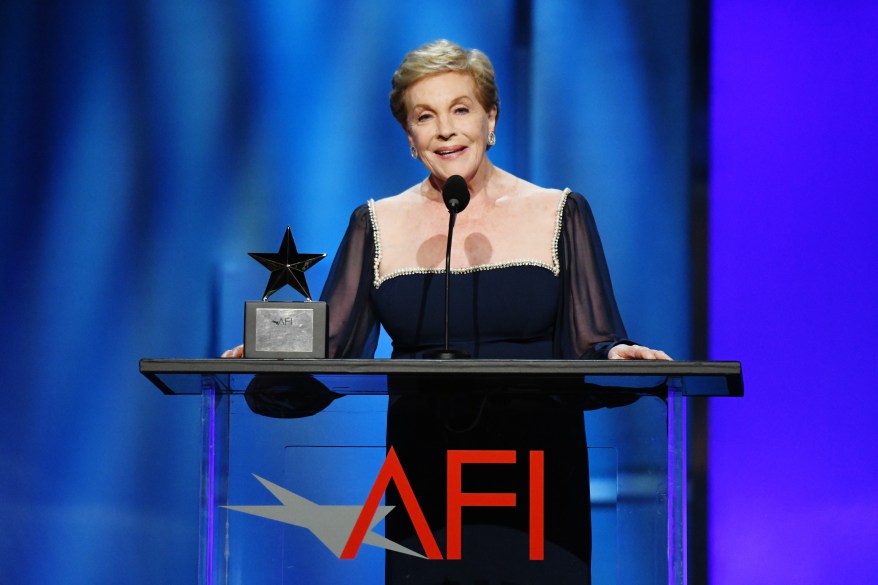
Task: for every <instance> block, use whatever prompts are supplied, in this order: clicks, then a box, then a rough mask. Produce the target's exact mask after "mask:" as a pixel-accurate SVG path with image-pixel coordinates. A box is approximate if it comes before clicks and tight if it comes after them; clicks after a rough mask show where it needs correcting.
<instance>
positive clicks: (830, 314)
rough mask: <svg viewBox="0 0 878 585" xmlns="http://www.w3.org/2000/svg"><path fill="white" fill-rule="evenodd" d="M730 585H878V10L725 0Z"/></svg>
mask: <svg viewBox="0 0 878 585" xmlns="http://www.w3.org/2000/svg"><path fill="white" fill-rule="evenodd" d="M713 39H714V43H713V72H712V73H713V92H712V98H713V107H712V115H711V122H712V126H713V132H712V136H713V138H712V146H711V166H712V173H711V200H710V205H711V217H710V234H711V246H710V248H711V252H710V272H711V277H710V297H711V301H710V321H711V328H710V339H711V346H712V349H711V357H712V358H715V359H723V358H725V359H729V358H739V359H741V360H743V361H744V374H745V379H746V381H747V382H746V384H747V397H746V398H745V399H744V400H739V401H726V400H723V401H720V400H717V401H714V402H712V403H711V417H710V423H711V426H710V433H711V439H710V451H709V452H710V460H711V468H710V469H711V473H710V486H711V487H710V497H711V502H712V504H711V507H710V522H711V527H712V528H711V531H710V537H711V540H710V547H711V551H712V556H711V560H712V566H711V571H710V573H711V576H712V579H711V583H712V584H714V585H749V584H754V585H755V584H762V583H771V584H781V583H784V584H786V583H789V584H796V585H825V584H827V583H845V584H852V583H857V584H867V583H876V582H878V557H876V555H875V550H876V549H878V498H876V493H878V448H876V444H878V425H876V422H875V421H876V419H878V401H876V399H875V389H876V384H878V383H876V380H878V366H876V364H878V358H876V356H875V351H874V349H873V346H874V338H875V334H876V332H878V309H876V300H878V277H876V275H878V238H876V226H878V165H876V164H875V162H874V160H873V159H874V158H875V155H876V153H878V108H876V106H875V104H876V103H878V67H876V65H875V56H876V54H878V4H876V3H875V2H874V1H871V0H854V1H851V2H845V3H843V4H839V3H834V2H828V1H820V2H816V1H815V2H796V3H786V2H784V3H781V2H762V1H759V0H752V1H748V0H745V1H742V0H715V1H714V13H713Z"/></svg>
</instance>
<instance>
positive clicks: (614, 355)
mask: <svg viewBox="0 0 878 585" xmlns="http://www.w3.org/2000/svg"><path fill="white" fill-rule="evenodd" d="M607 357H608V358H609V359H611V360H671V359H672V358H671V356H669V355H668V354H666V353H665V352H663V351H662V350H660V349H650V348H648V347H645V346H643V345H628V344H627V343H620V344H619V345H614V346H613V347H611V348H610V353H608V354H607Z"/></svg>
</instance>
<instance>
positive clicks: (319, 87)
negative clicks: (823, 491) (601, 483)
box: [0, 0, 876, 584]
mask: <svg viewBox="0 0 878 585" xmlns="http://www.w3.org/2000/svg"><path fill="white" fill-rule="evenodd" d="M733 17H734V18H735V19H745V20H746V16H745V15H744V16H742V15H741V14H734V15H733ZM852 24H853V23H852V22H851V21H843V22H841V23H840V24H839V25H838V26H840V27H843V26H848V25H852ZM715 26H717V25H715ZM842 34H843V30H841V29H840V30H839V32H838V35H842ZM441 37H447V38H450V39H452V40H455V41H457V42H459V43H461V44H463V45H464V46H468V47H473V46H474V47H479V48H481V49H483V50H484V51H485V52H486V53H487V54H488V55H489V56H490V57H491V58H492V60H493V61H494V63H495V66H496V68H497V76H498V81H499V85H500V92H501V94H500V95H501V101H502V105H501V116H500V121H499V125H498V131H497V134H498V145H497V147H496V148H495V149H492V151H491V154H492V158H493V160H494V162H495V163H497V164H498V165H499V166H501V167H503V168H505V169H507V170H509V171H511V172H513V173H516V174H519V175H521V176H523V177H524V178H526V179H529V180H531V181H534V182H537V183H541V184H544V185H546V186H554V187H565V186H569V187H572V188H574V189H576V190H579V191H582V192H583V193H585V194H586V195H587V196H588V197H589V199H590V201H591V203H592V205H593V207H594V209H595V214H596V217H597V219H598V225H599V227H600V229H601V235H602V237H603V240H604V246H605V248H606V250H607V253H608V258H609V262H610V267H611V272H612V275H613V279H614V285H615V288H616V293H617V297H618V300H619V304H620V307H621V310H622V313H623V316H624V317H625V321H626V325H627V327H628V330H629V333H630V334H631V335H632V336H634V337H635V338H636V339H638V340H642V341H643V342H644V343H648V344H651V345H655V346H659V347H663V348H665V349H667V350H668V351H669V352H670V353H672V354H673V355H675V356H677V357H680V358H687V357H697V356H698V355H699V354H701V353H702V352H704V348H695V349H694V350H693V349H691V348H690V345H692V344H691V340H692V339H693V338H694V337H696V335H695V333H693V329H694V326H693V325H692V322H691V320H690V317H689V314H690V309H689V307H690V305H691V304H692V303H693V302H696V301H698V299H692V298H690V293H689V291H690V284H691V283H690V282H689V279H690V275H691V274H693V270H692V268H691V265H690V258H691V257H692V255H693V251H692V250H690V248H691V246H690V239H689V236H688V233H689V224H690V216H689V215H690V211H689V184H688V170H689V156H690V153H689V149H690V144H689V131H690V128H689V125H688V116H689V104H688V96H689V87H688V84H689V53H688V51H689V46H688V42H689V41H688V39H689V9H688V4H687V3H686V2H683V1H680V0H658V1H655V0H624V1H615V0H614V1H610V0H606V1H603V0H595V1H588V2H582V1H579V0H568V1H564V0H557V1H553V2H528V1H525V0H518V1H512V0H509V1H501V0H493V1H481V2H464V1H457V0H451V1H448V2H443V3H433V2H424V1H412V2H405V3H402V2H393V1H390V0H373V1H370V2H364V1H355V0H337V1H336V2H332V3H327V2H317V1H296V2H290V1H288V0H257V1H253V2H244V1H241V0H219V1H217V2H213V3H203V2H198V1H196V0H152V1H149V2H146V1H131V2H112V1H110V0H77V1H70V2H60V1H57V2H53V1H50V0H45V1H31V0H7V1H5V2H3V3H2V4H0V195H2V197H0V250H2V252H0V278H2V281H0V301H2V302H0V323H2V327H3V333H4V335H3V341H4V348H3V351H2V356H0V384H2V388H0V390H2V396H3V407H2V409H0V469H2V473H0V527H2V529H0V576H2V577H0V581H2V582H3V583H12V584H18V583H72V584H76V583H82V584H95V583H114V584H120V583H121V584H141V583H143V584H145V583H180V584H189V583H193V582H195V578H196V577H195V576H196V549H197V496H198V471H199V467H198V460H199V459H198V458H199V449H200V433H199V404H198V400H197V399H196V398H185V397H176V398H175V397H165V396H162V395H161V394H160V393H159V392H158V391H157V390H156V389H154V388H152V387H151V386H150V385H149V384H148V383H147V381H146V380H145V379H143V378H142V377H141V376H140V375H139V374H138V372H137V360H138V359H139V358H141V357H207V356H212V355H216V354H217V352H218V351H219V350H220V349H221V348H222V347H225V346H229V345H232V344H234V343H237V342H238V341H239V335H240V333H239V331H240V329H238V327H239V325H237V324H239V323H240V320H241V313H240V312H236V311H241V310H242V308H240V306H239V305H236V304H235V303H229V302H226V300H224V299H225V298H226V297H225V296H224V295H225V290H226V289H228V288H229V287H237V288H241V289H243V290H248V291H249V295H248V296H249V298H256V297H258V296H259V295H260V294H261V292H262V289H263V286H264V283H265V280H264V278H265V274H264V273H262V272H260V270H261V269H259V268H258V267H255V269H254V272H253V274H256V275H257V276H256V278H255V279H253V280H244V279H242V280H241V281H235V282H233V283H230V282H229V279H230V275H234V274H237V273H238V272H236V271H237V270H238V266H241V265H246V266H249V264H248V263H250V262H252V261H251V260H249V258H247V257H246V255H245V254H246V252H248V251H271V250H274V249H275V248H276V246H277V245H278V243H279V241H280V238H281V235H282V233H283V229H284V228H285V227H286V225H287V224H289V225H291V226H292V229H293V232H294V234H295V235H296V239H297V242H298V244H299V247H300V249H302V250H303V251H314V252H317V251H326V252H329V253H332V252H333V251H334V250H335V246H336V244H337V242H338V241H339V239H340V237H341V234H342V232H343V230H344V227H345V225H346V223H347V218H348V214H349V213H350V211H351V210H352V209H353V207H354V206H355V205H357V204H359V203H361V202H362V201H364V200H365V199H366V198H368V197H381V196H385V195H389V194H393V193H396V192H399V191H401V190H402V189H404V188H405V187H407V186H409V185H411V184H412V183H414V182H416V181H418V180H420V179H421V178H422V177H423V170H422V167H421V166H420V164H419V163H417V162H416V161H412V160H411V159H410V158H409V155H408V148H407V145H406V141H405V138H404V135H403V132H402V130H401V129H400V128H399V127H398V125H397V124H396V122H395V121H394V120H393V118H392V116H391V115H390V112H389V108H388V106H387V93H388V91H389V80H390V75H391V74H392V72H393V70H394V69H395V67H396V66H397V65H398V63H399V61H400V60H401V59H402V57H403V55H404V54H405V52H406V51H407V50H409V49H411V48H413V47H415V46H417V45H419V44H421V43H423V42H426V41H429V40H433V39H435V38H441ZM790 38H792V39H798V38H800V37H799V36H795V35H793V36H791V37H790ZM781 42H782V41H781ZM728 58H729V59H730V62H731V63H733V64H734V63H736V62H735V56H734V54H733V53H730V54H729V57H728ZM729 66H730V65H729V64H728V63H727V62H720V63H719V64H718V65H717V67H729ZM760 82H764V83H766V84H767V83H770V80H760ZM872 88H873V89H872V90H871V92H872V93H871V94H868V95H871V96H874V95H875V90H874V86H872ZM871 121H872V122H874V118H871ZM790 123H792V122H790ZM830 130H831V129H830ZM721 139H722V138H721ZM772 156H779V155H777V154H773V155H772ZM754 164H757V165H762V164H764V165H765V166H766V167H767V166H770V165H771V164H772V162H771V159H770V158H769V159H768V160H766V161H765V162H763V161H759V162H757V163H754ZM864 176H865V175H864ZM753 191H754V192H755V189H753ZM872 193H874V188H873V191H872ZM733 196H734V195H732V197H733ZM861 201H862V200H861ZM720 209H721V208H720ZM869 209H870V210H871V211H870V212H869V213H871V214H872V215H871V216H869V215H868V214H867V215H866V217H872V218H873V219H874V207H871V208H869ZM714 219H716V218H714ZM873 224H874V221H873ZM712 225H713V224H712ZM718 225H719V224H718ZM717 229H720V228H719V227H718V228H717ZM868 242H872V243H874V241H873V240H868V241H867V243H868ZM713 258H714V261H715V262H717V263H718V264H717V266H718V268H715V270H725V269H726V268H727V267H728V266H729V265H735V262H736V261H737V259H736V258H735V257H733V256H732V257H721V256H714V257H713ZM868 258H871V259H872V260H874V256H869V257H868ZM328 267H329V261H328V260H327V261H324V262H322V263H320V264H318V265H317V266H316V267H315V268H314V269H313V270H312V271H309V282H310V283H311V287H312V290H315V291H316V290H319V288H320V286H321V282H322V279H323V278H324V276H325V274H326V270H328ZM761 278H763V279H764V280H767V281H772V279H773V278H778V279H779V278H780V277H779V276H777V275H774V274H771V273H768V274H763V275H762V276H761ZM242 282H243V284H242ZM778 282H780V280H778ZM717 286H719V287H720V289H721V290H729V289H728V288H727V287H726V283H720V284H719V285H717ZM777 286H778V287H781V286H783V285H782V284H777ZM218 293H219V294H218ZM718 298H723V297H718ZM873 298H874V297H873ZM228 307H232V308H231V309H229V308H228ZM781 309H782V307H781V308H780V309H779V310H781ZM722 311H723V307H722V306H719V307H718V308H716V312H717V313H718V314H719V313H722ZM737 314H739V313H736V315H737ZM872 314H873V315H874V313H872ZM866 329H867V330H868V331H869V332H871V331H874V329H875V327H874V319H873V320H872V321H870V322H869V323H868V324H867V327H866ZM779 331H780V329H778V332H775V331H772V332H771V333H770V334H771V336H772V337H774V338H780V337H782V334H781V333H779ZM847 331H848V329H847V328H842V329H840V332H843V333H846V332H847ZM718 335H719V333H718ZM843 337H844V335H843V334H842V335H830V336H829V340H828V341H827V342H826V343H825V344H824V345H823V346H822V347H821V352H826V353H828V352H829V350H830V349H831V348H832V347H834V346H835V345H836V344H837V343H838V339H839V338H843ZM723 339H725V340H727V342H724V343H726V344H725V345H722V346H721V347H722V348H723V350H722V351H720V352H719V353H718V354H717V355H715V356H714V357H719V358H732V359H735V358H738V357H739V354H738V353H737V352H738V348H739V346H738V345H737V344H738V343H743V341H740V340H738V339H737V338H735V337H723ZM385 351H386V350H385ZM748 355H749V354H748ZM873 363H874V362H873ZM745 367H746V366H745ZM745 373H747V370H746V369H745ZM749 380H750V379H749V378H748V381H749ZM757 388H759V386H757ZM762 391H763V392H767V391H768V390H767V389H763V390H762ZM745 400H749V398H748V399H745ZM798 412H800V413H801V412H806V408H805V407H804V406H803V407H801V410H799V411H798ZM731 420H734V419H731ZM718 424H719V425H722V424H723V421H722V419H719V420H718ZM720 428H724V429H728V427H722V426H720ZM763 432H765V433H767V432H768V431H767V430H764V431H763ZM868 436H869V437H870V438H871V439H870V440H871V441H872V443H873V444H874V439H875V432H874V431H872V434H871V435H868ZM763 438H764V437H763ZM738 439H739V438H738V436H737V435H736V433H735V432H734V429H732V431H728V430H727V431H726V432H725V433H724V434H723V435H722V440H723V441H725V442H724V443H722V444H721V445H725V446H726V447H727V448H728V449H729V450H732V451H733V450H734V447H733V445H734V444H735V442H736V441H737V440H738ZM829 443H830V445H832V441H831V440H829ZM715 444H716V441H714V445H715ZM836 446H837V447H841V445H836ZM719 464H720V465H722V464H723V461H720V462H719ZM732 469H734V470H735V472H736V473H737V474H738V477H739V478H746V481H749V482H751V484H752V485H758V484H759V482H760V478H758V477H754V476H750V475H748V474H747V471H746V469H743V470H742V469H741V468H740V467H733V468H732ZM807 473H809V474H811V473H819V468H818V470H817V471H816V472H815V471H814V470H813V469H809V470H808V471H807ZM872 481H873V483H872V484H867V485H873V486H874V480H872ZM783 485H784V486H787V485H788V484H783ZM785 489H786V488H785ZM832 489H833V490H837V491H838V493H836V494H835V495H836V496H839V495H840V494H841V489H840V488H839V487H838V486H837V485H835V484H833V485H832ZM863 493H865V492H863ZM718 497H719V498H732V496H731V495H730V494H729V493H721V494H719V496H718ZM726 501H732V502H734V503H735V504H736V505H738V504H739V503H740V502H739V501H737V500H734V499H733V498H732V499H730V500H726ZM723 503H724V501H723V500H719V501H718V502H716V505H717V506H722V505H723ZM869 509H870V510H871V508H869ZM855 510H856V508H855ZM720 517H721V515H720ZM772 521H773V522H777V521H778V519H777V518H773V519H772ZM754 522H755V523H756V525H757V526H758V520H757V519H754ZM788 522H789V523H790V524H789V526H791V527H793V528H794V529H795V528H799V525H798V524H797V523H796V520H795V519H794V518H793V519H789V520H788ZM723 526H724V527H726V528H728V529H732V528H733V527H732V526H730V525H729V524H728V523H725V524H723ZM802 528H803V529H804V528H806V527H802ZM870 542H872V543H875V542H876V539H875V538H874V537H872V540H871V541H870ZM815 549H816V547H814V546H812V547H811V548H807V547H806V549H804V553H805V554H809V553H813V554H814V555H817V554H819V553H818V552H815ZM762 561H763V562H765V563H768V564H769V565H770V563H771V561H770V559H769V560H765V559H762ZM827 563H831V561H827ZM723 566H724V565H723ZM865 566H866V570H868V569H869V567H870V565H868V564H866V565H865ZM871 567H872V568H874V564H872V565H871ZM737 582H738V583H744V582H754V583H756V582H760V581H759V580H758V579H756V580H751V581H743V580H739V581H737ZM772 582H774V583H779V582H784V581H783V580H782V579H780V580H778V579H775V580H773V581H772ZM789 582H793V581H789ZM795 582H803V581H795ZM824 582H825V581H824ZM851 582H855V581H851ZM860 582H863V581H860Z"/></svg>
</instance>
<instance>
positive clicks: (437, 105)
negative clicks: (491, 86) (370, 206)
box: [405, 71, 497, 183]
mask: <svg viewBox="0 0 878 585" xmlns="http://www.w3.org/2000/svg"><path fill="white" fill-rule="evenodd" d="M405 102H406V111H407V112H408V138H409V143H410V144H411V145H412V146H413V147H414V148H415V149H416V150H417V152H418V158H420V160H421V162H422V163H424V166H425V167H427V170H428V171H430V174H431V175H433V176H434V177H435V178H436V179H438V180H439V181H440V182H441V183H444V182H445V180H446V179H447V178H448V177H450V176H452V175H460V176H462V177H463V178H464V179H466V180H467V182H472V180H473V179H474V178H475V177H476V175H477V174H478V173H479V171H480V170H483V169H486V168H487V165H486V164H485V161H486V160H487V159H486V157H485V153H486V151H487V149H488V132H491V131H493V130H494V123H495V120H496V117H497V110H496V108H492V109H491V111H490V112H486V111H485V109H484V108H483V107H482V104H481V103H480V102H479V100H478V98H476V83H475V81H474V80H473V78H472V76H471V75H469V74H468V73H464V72H458V71H449V72H447V73H439V74H436V75H431V76H429V77H425V78H423V79H420V80H418V81H416V82H415V83H414V84H412V86H411V87H409V88H408V90H406V94H405Z"/></svg>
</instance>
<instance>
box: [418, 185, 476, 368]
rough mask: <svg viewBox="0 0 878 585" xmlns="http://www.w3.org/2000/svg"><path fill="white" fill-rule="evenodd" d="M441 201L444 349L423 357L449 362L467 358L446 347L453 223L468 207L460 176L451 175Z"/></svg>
mask: <svg viewBox="0 0 878 585" xmlns="http://www.w3.org/2000/svg"><path fill="white" fill-rule="evenodd" d="M442 200H443V201H445V207H447V208H448V243H447V245H446V246H445V348H444V349H434V350H430V351H426V352H424V357H426V358H429V359H439V360H450V359H457V358H468V357H470V356H469V354H468V353H467V352H465V351H463V350H460V349H451V348H449V347H448V315H449V299H450V298H451V238H452V236H453V235H454V221H455V220H456V219H457V214H458V213H460V212H461V211H463V210H464V209H466V206H467V205H469V187H467V185H466V180H465V179H464V178H463V177H461V176H460V175H452V176H450V177H448V179H447V180H446V181H445V185H443V186H442Z"/></svg>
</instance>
